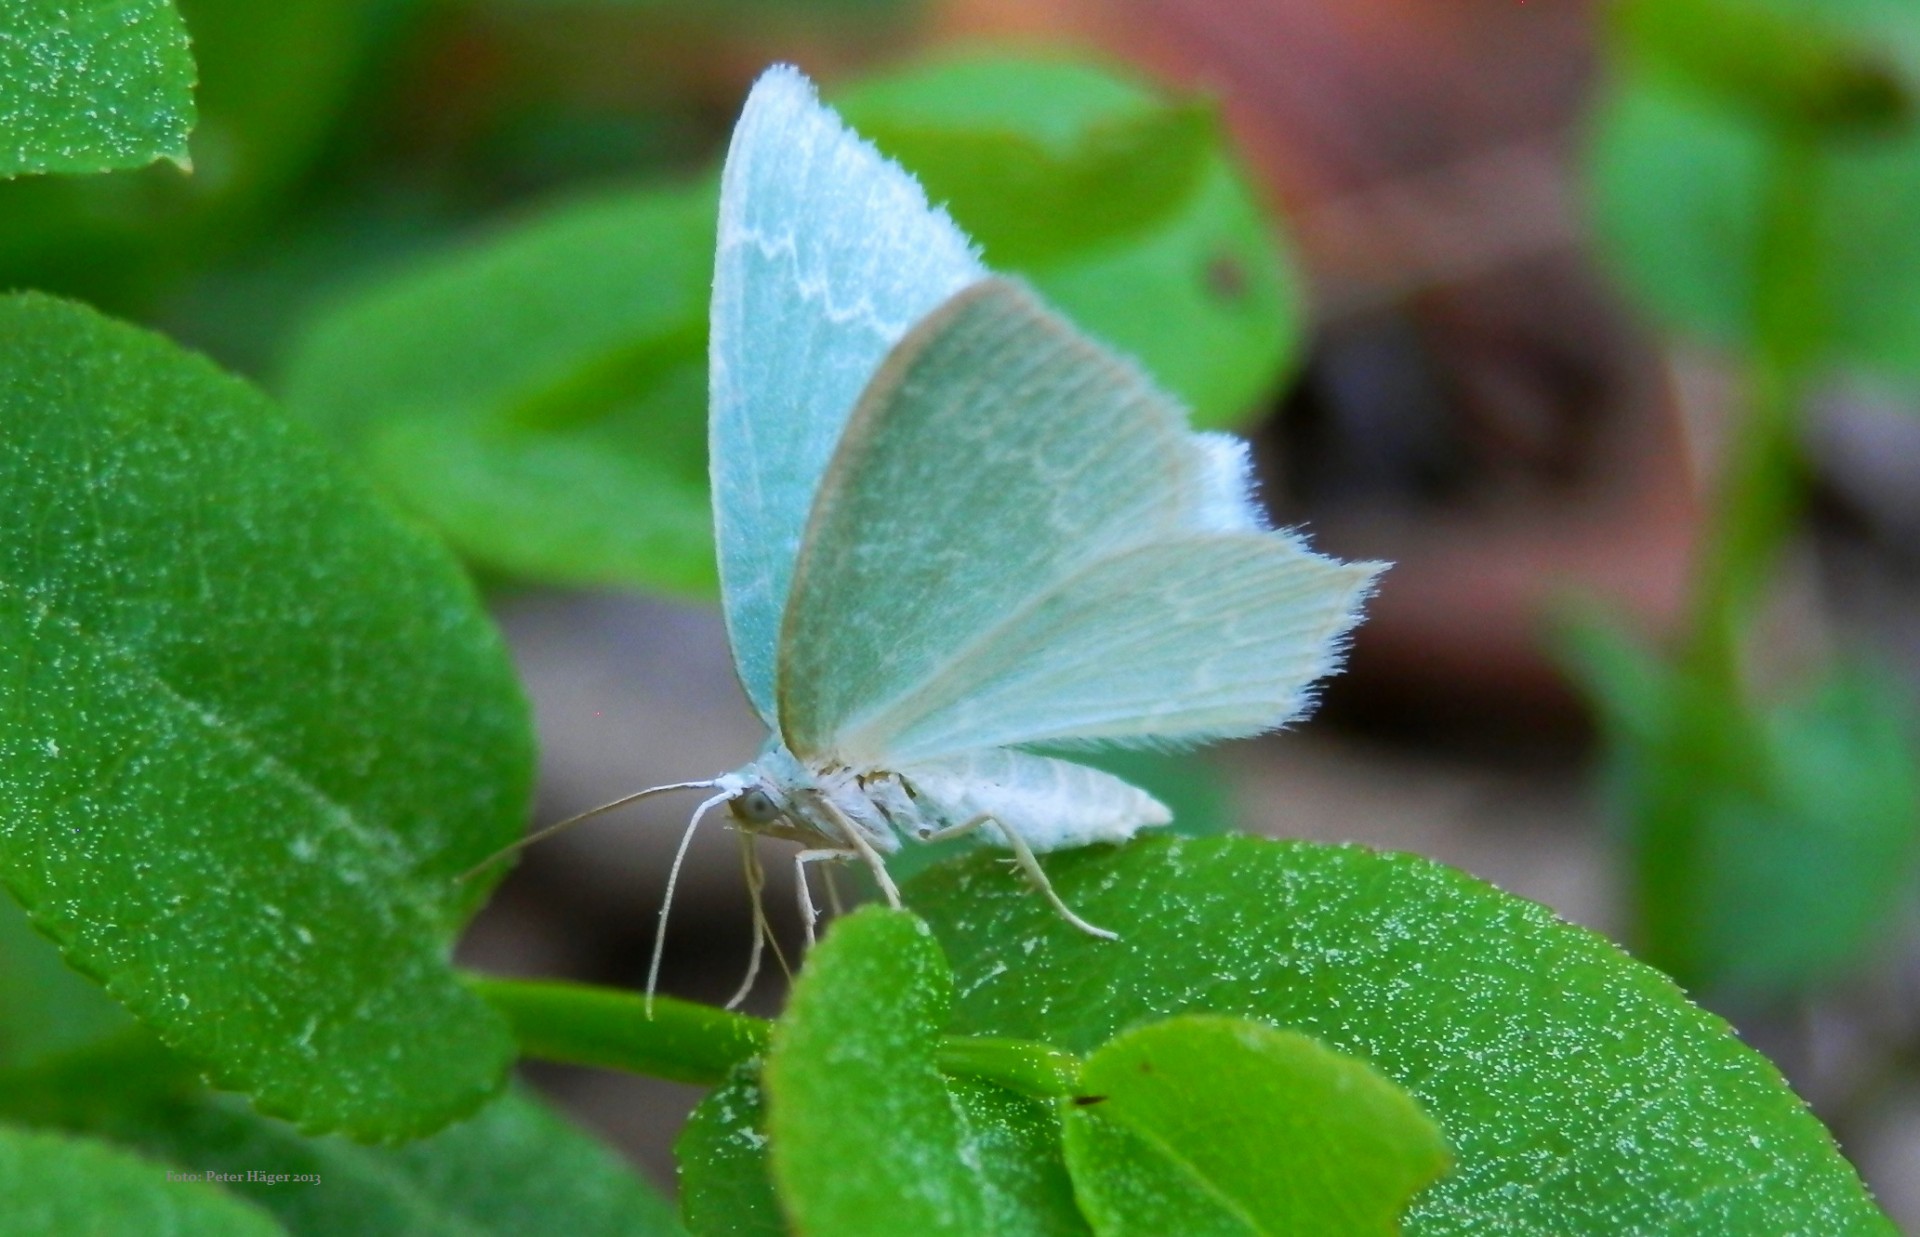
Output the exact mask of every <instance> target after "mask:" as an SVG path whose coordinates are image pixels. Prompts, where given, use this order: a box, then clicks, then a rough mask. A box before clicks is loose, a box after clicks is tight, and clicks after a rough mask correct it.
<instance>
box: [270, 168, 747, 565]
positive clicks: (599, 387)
mask: <svg viewBox="0 0 1920 1237" xmlns="http://www.w3.org/2000/svg"><path fill="white" fill-rule="evenodd" d="M714 210H715V206H714V195H713V188H712V186H711V185H707V184H702V185H698V186H693V187H688V188H674V189H660V190H649V191H642V192H635V193H625V194H618V195H611V196H606V197H602V198H597V199H594V200H590V201H582V202H575V203H571V204H568V205H565V206H561V207H559V208H556V209H553V210H550V211H547V212H545V213H543V214H541V215H538V216H536V217H534V218H533V219H530V220H528V221H526V222H525V223H523V224H520V225H518V226H516V227H514V228H512V229H510V230H508V231H506V232H503V233H501V234H498V235H497V236H495V237H492V238H490V239H487V240H485V241H481V242H478V243H476V244H474V245H472V246H468V247H466V248H463V249H461V250H458V251H455V252H453V253H450V254H446V255H442V256H440V257H437V258H435V259H433V260H432V261H430V262H429V263H427V264H426V265H424V266H422V267H419V268H416V269H414V270H410V271H408V272H406V273H405V274H403V275H401V276H399V277H397V278H395V279H394V280H392V281H390V282H388V283H387V284H385V285H383V286H382V287H380V288H377V289H375V290H373V291H371V292H369V293H366V294H364V295H363V296H361V297H359V298H357V299H355V300H353V301H351V302H350V303H348V304H346V305H344V306H342V307H341V308H340V309H338V310H337V311H335V312H333V313H331V314H329V315H327V316H325V317H323V318H321V319H320V320H319V321H318V322H317V324H316V325H315V327H314V328H313V330H312V331H311V332H310V333H309V334H308V335H307V336H306V337H305V339H304V340H303V341H302V342H301V344H300V346H299V348H298V349H297V351H296V353H295V356H294V358H293V361H292V364H291V366H290V368H289V371H288V375H287V381H286V392H287V398H288V401H289V403H290V404H291V405H292V407H293V408H294V410H295V411H297V412H299V413H300V414H302V415H303V416H305V417H307V418H308V419H310V420H311V421H313V422H314V423H315V424H316V425H318V426H320V427H321V428H322V429H323V430H324V431H325V432H326V433H327V434H328V435H329V436H331V437H332V438H334V439H335V441H337V442H338V443H340V445H341V446H342V447H343V448H345V449H346V450H348V451H349V452H352V453H355V454H357V455H358V456H359V457H360V458H361V459H362V460H363V461H364V462H366V463H367V464H368V465H369V466H370V467H371V469H372V472H373V474H374V477H375V479H376V480H377V481H378V482H379V483H380V484H381V485H382V486H383V487H384V488H385V489H386V490H387V491H388V492H389V493H391V494H393V495H394V496H396V497H397V498H398V499H399V500H400V501H401V502H402V503H403V504H405V505H406V506H408V507H409V508H411V509H412V510H414V511H415V512H417V513H419V514H420V515H421V516H423V517H424V518H426V519H427V520H428V521H429V522H431V523H432V524H433V525H434V526H435V527H436V528H438V529H440V531H441V532H442V533H444V534H445V535H446V537H447V538H448V539H449V540H450V541H452V542H453V543H454V545H455V546H456V547H457V548H458V549H460V550H461V551H462V552H463V553H465V554H466V555H468V556H469V557H470V558H472V559H473V560H474V561H476V562H479V563H482V564H484V565H486V566H488V567H490V568H493V569H496V570H499V571H503V572H506V573H509V574H513V575H522V576H527V577H532V578H538V579H544V580H551V581H558V582H564V583H571V584H624V585H634V586H639V587H643V588H650V589H655V590H659V591H663V592H670V593H682V594H695V595H707V594H710V593H712V592H713V590H714V589H715V587H716V583H715V576H714V566H713V534H712V528H711V521H712V517H711V515H710V513H709V512H708V508H707V481H706V411H705V410H706V313H707V293H708V290H709V288H710V286H711V284H712V279H713V228H714Z"/></svg>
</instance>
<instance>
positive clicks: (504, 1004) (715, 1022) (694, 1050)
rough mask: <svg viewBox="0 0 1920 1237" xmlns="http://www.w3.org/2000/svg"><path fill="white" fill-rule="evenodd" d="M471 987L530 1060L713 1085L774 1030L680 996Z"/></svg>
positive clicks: (558, 986)
mask: <svg viewBox="0 0 1920 1237" xmlns="http://www.w3.org/2000/svg"><path fill="white" fill-rule="evenodd" d="M467 986H468V987H470V988H472V989H473V990H474V991H475V992H476V993H478V994H479V995H480V997H481V998H482V999H483V1000H485V1001H486V1002H487V1003H488V1004H489V1005H491V1006H493V1007H494V1008H495V1009H497V1010H499V1011H500V1012H501V1013H502V1014H504V1015H506V1019H507V1022H508V1024H509V1025H511V1026H512V1027H513V1034H514V1037H515V1038H516V1039H518V1040H519V1041H520V1050H521V1051H522V1052H524V1053H526V1054H527V1055H528V1056H530V1057H540V1058H543V1059H544V1060H548V1061H564V1062H566V1063H567V1064H569V1065H597V1066H600V1067H602V1068H605V1069H617V1070H625V1071H627V1072H628V1073H633V1074H648V1075H651V1076H653V1077H655V1078H669V1079H672V1080H673V1081H675V1082H693V1083H702V1084H704V1085H707V1086H713V1085H715V1084H717V1083H719V1082H721V1081H722V1080H723V1079H725V1078H726V1076H727V1071H728V1070H730V1069H732V1068H733V1067H734V1066H735V1065H738V1064H739V1063H740V1062H742V1061H745V1060H748V1059H749V1058H752V1057H757V1056H759V1055H760V1054H761V1053H763V1052H765V1051H766V1049H767V1037H768V1035H769V1033H770V1032H771V1031H772V1029H773V1026H772V1024H771V1023H769V1022H767V1021H766V1020H765V1019H762V1018H750V1017H748V1016H746V1015H745V1014H735V1013H729V1012H728V1011H726V1010H723V1009H715V1008H713V1007H712V1006H710V1005H698V1004H695V1003H694V1002H692V1001H680V1000H675V999H674V998H673V997H666V996H663V997H655V998H654V1001H653V1011H652V1016H651V1017H649V1016H648V1012H647V1001H646V998H645V997H643V996H640V995H639V994H637V993H633V992H624V991H620V990H618V989H613V988H597V987H593V986H592V985H589V984H569V983H558V982H554V981H551V980H524V979H492V978H487V977H484V976H477V975H470V976H468V977H467Z"/></svg>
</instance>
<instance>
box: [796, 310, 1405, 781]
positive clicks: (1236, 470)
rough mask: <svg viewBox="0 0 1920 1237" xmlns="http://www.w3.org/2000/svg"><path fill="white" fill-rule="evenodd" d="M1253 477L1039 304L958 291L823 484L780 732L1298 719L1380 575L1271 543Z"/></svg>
mask: <svg viewBox="0 0 1920 1237" xmlns="http://www.w3.org/2000/svg"><path fill="white" fill-rule="evenodd" d="M1247 487H1248V478H1247V469H1246V464H1245V455H1244V449H1243V448H1241V447H1239V446H1238V445H1237V444H1236V443H1235V442H1234V440H1231V439H1228V438H1225V437H1224V436H1221V435H1207V434H1195V433H1194V432H1192V431H1191V430H1190V429H1189V428H1188V426H1187V421H1186V416H1185V414H1184V412H1183V411H1182V410H1181V409H1180V407H1179V405H1178V404H1176V403H1174V402H1173V401H1172V400H1171V399H1169V398H1168V397H1167V396H1165V395H1164V394H1162V393H1161V392H1159V391H1158V390H1157V389H1155V388H1154V387H1153V385H1152V384H1151V383H1150V382H1148V381H1147V380H1146V379H1145V377H1144V376H1142V375H1141V374H1140V373H1139V371H1138V370H1137V369H1135V368H1134V367H1133V366H1132V365H1131V364H1129V363H1127V362H1125V361H1123V360H1122V359H1120V358H1118V357H1116V356H1114V355H1113V354H1112V353H1110V352H1108V351H1106V350H1105V349H1103V348H1101V347H1100V346H1099V345H1097V344H1095V343H1093V342H1092V341H1091V340H1089V339H1087V338H1086V337H1085V336H1084V335H1082V334H1080V333H1079V332H1078V331H1077V330H1075V329H1074V328H1073V327H1072V326H1071V324H1069V323H1067V322H1066V321H1065V320H1064V319H1062V318H1061V317H1059V315H1057V314H1055V313H1054V312H1052V311H1051V310H1049V309H1047V308H1046V307H1045V306H1044V305H1042V304H1041V303H1040V302H1039V301H1038V299H1037V298H1035V297H1034V296H1033V295H1032V294H1031V293H1030V292H1028V291H1026V290H1025V289H1024V288H1022V287H1021V286H1020V285H1018V284H1016V283H1013V282H1011V281H1008V280H1004V279H989V280H986V281H983V282H981V283H978V284H975V285H973V286H971V287H969V288H967V289H965V290H964V291H962V292H961V293H959V294H957V295H956V296H955V297H954V298H953V299H952V300H950V301H949V302H947V303H946V304H945V305H943V306H942V307H941V308H940V309H939V310H937V311H936V312H935V313H934V314H933V315H931V316H930V317H929V318H928V319H927V320H926V321H925V322H923V323H922V324H921V325H920V326H919V327H917V328H915V330H914V331H913V332H912V333H911V334H910V335H909V336H908V337H907V338H906V339H905V340H903V341H902V342H901V344H900V345H899V346H898V347H897V348H895V350H894V351H893V353H892V354H890V355H889V357H888V358H887V361H886V363H885V364H884V365H883V366H882V367H881V369H880V371H879V372H878V373H877V374H876V375H875V377H874V380H873V382H872V384H871V385H870V386H869V387H868V389H867V391H866V393H865V394H864V395H863V397H862V399H861V403H860V406H859V408H858V409H857V410H856V412H855V414H854V416H853V418H852V420H851V421H850V422H849V425H848V428H847V432H846V435H845V437H844V438H843V440H842V442H841V445H840V448H839V451H838V452H837V453H836V455H835V457H834V460H833V463H832V466H831V468H830V469H829V472H828V475H827V477H826V478H825V480H824V481H823V482H822V486H821V490H820V494H819V496H818V498H817V500H816V503H815V509H814V512H813V517H812V522H811V523H810V525H809V528H808V532H807V536H806V539H805V542H804V545H803V547H802V550H801V555H800V560H799V563H798V565H797V568H796V574H795V580H794V586H793V596H792V600H791V602H790V604H789V607H788V613H787V616H786V621H785V625H784V627H783V629H782V635H781V644H780V659H781V660H780V666H779V710H780V711H779V725H780V728H781V733H782V736H783V738H784V739H785V741H786V743H787V745H788V747H789V748H790V749H791V750H792V751H794V752H795V753H797V754H799V755H802V756H815V757H818V756H831V757H834V758H836V759H844V760H846V761H848V762H849V763H854V764H870V765H877V766H885V767H893V768H898V767H901V766H902V765H908V764H912V763H915V762H925V761H936V760H939V759H941V758H945V757H951V756H956V755H959V754H963V753H968V752H973V751H976V750H978V749H982V748H992V747H1001V746H1006V745H1011V744H1024V743H1037V742H1042V741H1056V742H1057V741H1068V742H1071V741H1106V742H1117V743H1149V744H1177V743H1183V742H1197V741H1201V740H1205V739H1212V738H1225V737H1231V736H1236V735H1245V734H1253V733H1258V732H1259V731H1262V730H1267V729H1271V728H1273V727H1275V726H1278V725H1282V724H1284V723H1285V722H1287V721H1289V720H1292V719H1293V718H1295V717H1297V716H1299V715H1300V714H1301V713H1302V712H1303V711H1304V710H1305V708H1306V707H1307V706H1308V704H1309V703H1310V693H1309V689H1310V686H1311V684H1312V682H1313V680H1315V679H1317V678H1319V677H1321V676H1323V675H1325V674H1327V673H1330V672H1331V671H1332V670H1333V669H1334V668H1336V666H1337V662H1338V657H1339V650H1340V647H1341V642H1342V640H1343V638H1344V636H1345V633H1346V631H1347V630H1348V629H1349V628H1350V627H1351V626H1352V625H1353V623H1354V622H1355V621H1356V620H1357V618H1358V607H1359V603H1360V601H1361V599H1362V598H1363V597H1364V596H1365V594H1366V592H1367V590H1368V589H1369V587H1370V585H1371V582H1372V580H1373V577H1374V575H1375V574H1376V573H1377V572H1378V570H1379V567H1378V566H1377V565H1375V564H1348V563H1339V562H1336V561H1334V560H1332V559H1328V558H1325V557H1322V556H1320V555H1317V554H1314V553H1313V552H1311V551H1309V550H1308V549H1306V547H1305V546H1304V545H1303V544H1302V543H1301V542H1300V541H1299V540H1298V539H1297V538H1295V537H1292V536H1290V535H1288V534H1285V533H1278V532H1273V531H1271V530H1268V529H1266V528H1264V526H1262V524H1261V523H1260V521H1259V518H1258V516H1257V515H1256V514H1255V512H1254V509H1253V507H1252V505H1251V503H1250V501H1249V499H1248V493H1247Z"/></svg>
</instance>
